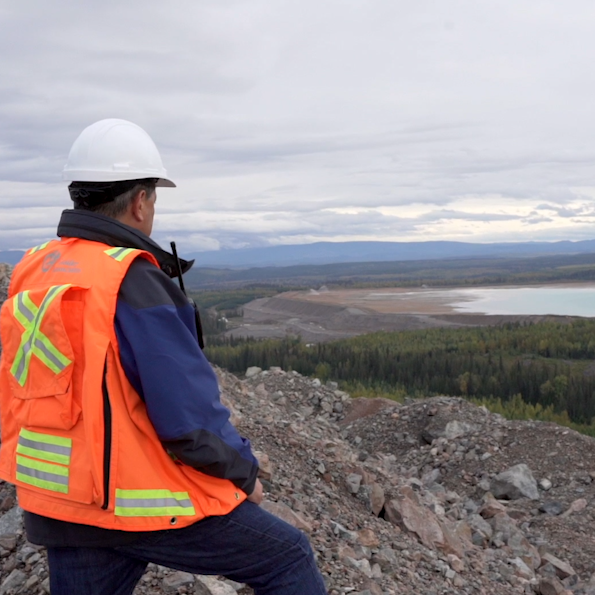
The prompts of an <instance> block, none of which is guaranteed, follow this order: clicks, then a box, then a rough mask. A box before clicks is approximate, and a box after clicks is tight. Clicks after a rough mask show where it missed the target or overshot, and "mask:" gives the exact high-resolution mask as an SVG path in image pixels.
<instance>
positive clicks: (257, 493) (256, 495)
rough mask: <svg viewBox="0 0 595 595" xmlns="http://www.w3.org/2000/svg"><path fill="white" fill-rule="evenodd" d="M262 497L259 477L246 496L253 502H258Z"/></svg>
mask: <svg viewBox="0 0 595 595" xmlns="http://www.w3.org/2000/svg"><path fill="white" fill-rule="evenodd" d="M263 498H264V494H263V491H262V484H261V483H260V479H257V480H256V483H255V484H254V490H252V493H251V494H250V495H249V496H248V500H249V501H250V502H254V504H260V503H261V502H262V499H263Z"/></svg>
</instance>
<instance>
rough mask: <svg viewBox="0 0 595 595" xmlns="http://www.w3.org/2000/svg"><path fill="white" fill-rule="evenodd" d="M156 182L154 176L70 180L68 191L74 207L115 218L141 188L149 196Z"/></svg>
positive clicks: (123, 211) (121, 213)
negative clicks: (94, 180)
mask: <svg viewBox="0 0 595 595" xmlns="http://www.w3.org/2000/svg"><path fill="white" fill-rule="evenodd" d="M157 182H158V180H157V179H154V178H146V179H142V180H125V181H123V182H72V183H71V184H70V186H68V191H69V192H70V198H71V199H72V201H73V202H74V208H75V209H81V210H85V211H92V212H94V213H100V214H101V215H105V216H106V217H111V218H112V219H116V218H118V217H119V216H120V215H123V214H124V213H125V212H126V209H127V208H128V205H129V204H130V203H131V201H132V200H133V199H134V197H135V196H136V195H137V194H138V193H139V192H140V191H141V190H144V191H145V192H146V193H147V195H148V196H151V195H152V194H153V193H154V192H155V185H156V184H157Z"/></svg>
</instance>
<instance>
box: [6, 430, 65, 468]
mask: <svg viewBox="0 0 595 595" xmlns="http://www.w3.org/2000/svg"><path fill="white" fill-rule="evenodd" d="M17 452H18V453H19V454H22V455H27V456H29V457H35V458H36V459H41V460H42V461H50V462H52V463H61V464H62V465H70V455H71V453H72V440H71V439H70V438H62V437H61V436H52V435H50V434H40V433H39V432H31V431H30V430H25V428H21V431H20V432H19V442H18V444H17Z"/></svg>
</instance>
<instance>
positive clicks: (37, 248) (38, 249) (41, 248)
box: [27, 240, 53, 256]
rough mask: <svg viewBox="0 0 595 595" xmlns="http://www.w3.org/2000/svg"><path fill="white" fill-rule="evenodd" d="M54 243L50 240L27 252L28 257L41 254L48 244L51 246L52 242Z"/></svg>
mask: <svg viewBox="0 0 595 595" xmlns="http://www.w3.org/2000/svg"><path fill="white" fill-rule="evenodd" d="M52 241H53V240H48V241H47V242H44V243H43V244H39V246H33V248H31V249H29V250H28V251H27V256H29V254H34V253H35V252H39V251H40V250H43V249H44V248H47V247H48V244H50V242H52Z"/></svg>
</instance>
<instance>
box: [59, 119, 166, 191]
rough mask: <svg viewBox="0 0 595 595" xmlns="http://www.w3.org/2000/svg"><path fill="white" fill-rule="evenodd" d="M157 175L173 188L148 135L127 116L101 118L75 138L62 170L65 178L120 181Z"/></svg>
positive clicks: (72, 179)
mask: <svg viewBox="0 0 595 595" xmlns="http://www.w3.org/2000/svg"><path fill="white" fill-rule="evenodd" d="M146 178H156V179H158V180H159V181H158V182H157V184H156V185H157V186H168V187H170V188H175V186H176V185H175V184H174V183H173V182H172V181H171V180H169V179H168V177H167V172H166V171H165V168H164V167H163V163H162V162H161V157H160V155H159V151H158V150H157V147H156V146H155V143H154V142H153V140H152V139H151V137H150V136H149V135H148V134H147V133H146V132H145V131H144V130H143V129H142V128H141V127H140V126H137V125H136V124H133V123H132V122H128V121H126V120H116V119H113V118H111V119H108V120H100V121H99V122H95V124H91V126H88V127H87V128H85V129H84V130H83V131H82V132H81V133H80V135H79V137H78V138H77V139H76V140H75V141H74V144H73V145H72V148H71V149H70V153H69V154H68V161H67V162H66V165H65V166H64V170H63V172H62V179H63V180H65V181H67V182H120V181H124V180H141V179H146Z"/></svg>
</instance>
